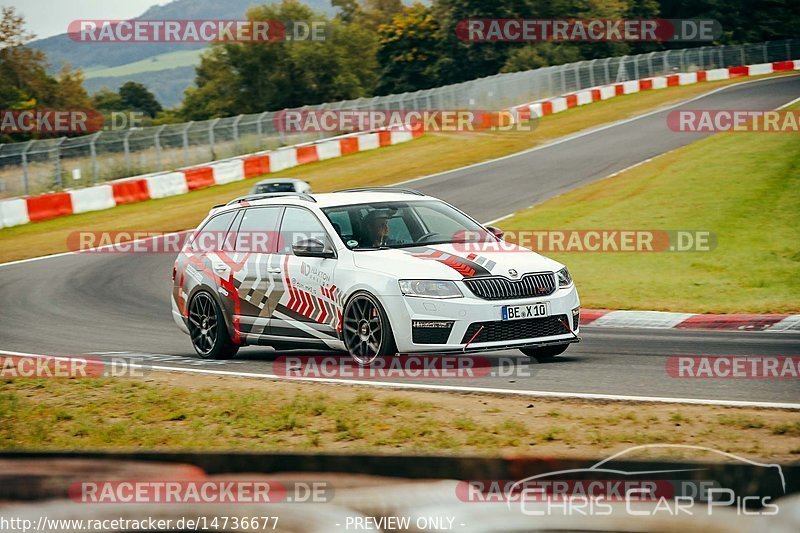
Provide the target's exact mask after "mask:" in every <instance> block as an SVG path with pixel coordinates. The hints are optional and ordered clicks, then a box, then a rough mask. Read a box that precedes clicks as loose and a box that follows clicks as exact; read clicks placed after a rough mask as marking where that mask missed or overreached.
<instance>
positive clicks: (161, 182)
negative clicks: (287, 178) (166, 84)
mask: <svg viewBox="0 0 800 533" xmlns="http://www.w3.org/2000/svg"><path fill="white" fill-rule="evenodd" d="M789 70H800V60H792V61H777V62H774V63H761V64H755V65H745V66H734V67H728V68H719V69H713V70H709V71H699V72H682V73H676V74H672V75H669V76H656V77H652V78H643V79H639V80H633V81H624V82H621V83H615V84H611V85H603V86H599V87H592V88H589V89H583V90H581V91H577V92H574V93H571V94H567V95H563V96H559V97H556V98H551V99H547V100H541V101H536V102H531V103H528V104H524V105H521V106H515V107H514V108H513V109H511V110H509V111H510V115H511V117H512V120H517V121H523V120H530V119H532V118H533V117H537V118H538V117H542V116H546V115H550V114H553V113H560V112H561V111H565V110H567V109H570V108H573V107H576V106H582V105H586V104H589V103H591V102H597V101H600V100H607V99H609V98H614V97H615V96H621V95H626V94H633V93H637V92H639V91H647V90H656V89H664V88H667V87H674V86H678V85H690V84H693V83H698V82H702V81H714V80H724V79H728V78H735V77H740V76H745V75H750V76H755V75H763V74H770V73H772V72H784V71H789ZM422 134H423V132H422V131H421V130H415V131H412V132H407V131H391V132H390V131H381V132H377V133H375V132H367V133H357V134H349V135H345V136H342V137H340V138H338V139H328V140H325V141H322V142H319V143H316V144H307V145H299V146H295V147H288V148H283V149H281V150H276V151H273V152H257V153H255V154H251V155H248V156H243V157H239V158H234V159H230V160H225V161H216V162H211V163H208V164H206V165H201V166H198V167H191V168H186V169H181V170H180V171H178V172H165V173H157V174H148V175H144V176H137V177H135V178H130V179H126V180H118V181H115V182H111V183H110V184H109V185H110V192H109V189H108V188H107V187H108V186H102V187H94V188H92V189H93V190H92V189H89V190H87V191H86V192H77V191H70V192H69V193H55V194H44V195H41V196H36V197H30V198H26V199H12V200H4V201H0V228H2V227H10V226H16V225H20V224H26V223H28V222H36V221H39V220H46V219H48V218H53V217H56V216H62V215H67V214H72V213H73V212H75V213H79V212H84V211H92V210H95V209H106V208H109V207H113V206H115V205H120V204H126V203H131V202H138V201H142V200H147V199H149V198H164V197H167V196H174V195H178V194H185V193H186V192H188V191H190V190H196V189H202V188H205V187H211V186H213V185H219V184H223V183H229V182H231V181H237V180H241V179H246V178H253V177H256V176H260V175H263V174H268V173H271V172H279V171H281V170H285V169H288V168H292V167H295V166H297V165H301V164H305V163H311V162H314V161H322V160H326V159H332V158H335V157H339V156H343V155H349V154H354V153H357V152H363V151H366V150H374V149H377V148H380V147H381V146H388V145H392V144H398V143H401V142H407V141H409V140H411V139H415V138H418V137H420V136H421V135H422ZM73 199H75V201H76V203H77V207H76V208H75V209H73Z"/></svg>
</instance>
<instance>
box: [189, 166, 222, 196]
mask: <svg viewBox="0 0 800 533" xmlns="http://www.w3.org/2000/svg"><path fill="white" fill-rule="evenodd" d="M181 172H183V175H184V176H186V185H187V186H188V187H189V190H190V191H196V190H199V189H205V188H207V187H211V186H212V185H214V170H213V169H212V168H211V167H194V168H187V169H185V170H181Z"/></svg>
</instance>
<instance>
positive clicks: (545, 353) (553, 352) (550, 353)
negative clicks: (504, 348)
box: [519, 344, 569, 363]
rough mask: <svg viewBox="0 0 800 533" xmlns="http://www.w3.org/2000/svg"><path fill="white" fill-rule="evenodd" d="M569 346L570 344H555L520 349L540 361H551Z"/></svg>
mask: <svg viewBox="0 0 800 533" xmlns="http://www.w3.org/2000/svg"><path fill="white" fill-rule="evenodd" d="M567 348H569V344H554V345H552V346H539V347H537V348H520V350H519V351H521V352H522V353H524V354H525V355H527V356H528V357H532V358H533V359H536V360H537V361H538V362H540V363H543V362H545V361H551V360H552V359H553V358H554V357H556V356H557V355H561V354H562V353H564V352H565V351H567Z"/></svg>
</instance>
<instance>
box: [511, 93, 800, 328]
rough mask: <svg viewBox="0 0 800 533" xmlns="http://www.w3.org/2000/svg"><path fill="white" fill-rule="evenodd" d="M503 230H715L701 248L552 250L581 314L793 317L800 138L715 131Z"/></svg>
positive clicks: (799, 296) (798, 267)
mask: <svg viewBox="0 0 800 533" xmlns="http://www.w3.org/2000/svg"><path fill="white" fill-rule="evenodd" d="M798 107H800V106H795V109H796V108H798ZM502 226H503V228H504V229H537V228H538V229H648V230H651V229H664V230H707V231H711V232H713V233H714V234H716V237H717V241H718V244H717V247H716V249H714V250H713V251H708V252H664V253H613V252H605V253H603V252H597V253H589V252H561V253H549V254H548V255H549V256H551V257H553V258H554V259H557V260H559V261H561V262H563V263H565V264H567V265H568V266H569V269H570V272H571V273H572V275H573V278H574V279H575V281H576V283H577V285H578V287H579V290H580V293H581V303H582V305H583V306H584V307H587V308H610V309H655V310H663V311H686V312H697V313H737V312H742V313H798V312H800V247H798V243H800V237H798V228H800V136H797V135H796V134H791V133H746V134H745V133H730V134H719V135H715V136H712V137H709V138H707V139H704V140H702V141H699V142H696V143H694V144H691V145H689V146H686V147H684V148H681V149H679V150H676V151H674V152H671V153H669V154H666V155H664V156H662V157H660V158H657V159H655V160H653V161H651V162H649V163H647V164H644V165H642V166H639V167H636V168H634V169H631V170H629V171H627V172H625V173H623V174H620V175H618V176H616V177H613V178H609V179H606V180H603V181H600V182H596V183H593V184H590V185H587V186H585V187H581V188H580V189H577V190H575V191H572V192H569V193H567V194H564V195H563V196H560V197H558V198H555V199H553V200H550V201H548V202H545V203H543V204H541V205H539V206H536V207H535V208H531V209H527V210H525V211H522V212H519V213H517V214H516V215H515V216H514V217H513V218H511V219H508V220H504V221H503V222H502Z"/></svg>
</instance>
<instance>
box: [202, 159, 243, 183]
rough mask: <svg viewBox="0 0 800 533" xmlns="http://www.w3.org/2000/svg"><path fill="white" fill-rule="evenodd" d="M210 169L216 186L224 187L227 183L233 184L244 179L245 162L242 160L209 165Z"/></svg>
mask: <svg viewBox="0 0 800 533" xmlns="http://www.w3.org/2000/svg"><path fill="white" fill-rule="evenodd" d="M209 167H211V170H212V172H213V176H214V183H215V184H216V185H223V184H225V183H232V182H234V181H241V180H243V179H244V161H243V160H241V159H231V160H229V161H220V162H219V163H214V164H211V165H209Z"/></svg>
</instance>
